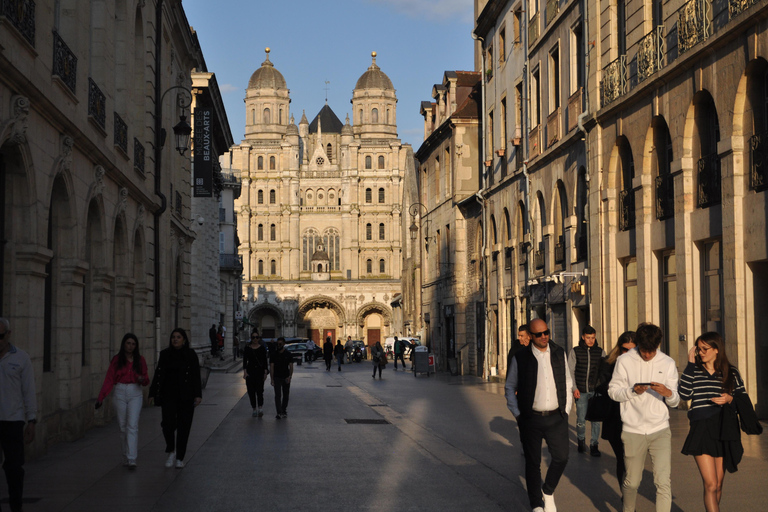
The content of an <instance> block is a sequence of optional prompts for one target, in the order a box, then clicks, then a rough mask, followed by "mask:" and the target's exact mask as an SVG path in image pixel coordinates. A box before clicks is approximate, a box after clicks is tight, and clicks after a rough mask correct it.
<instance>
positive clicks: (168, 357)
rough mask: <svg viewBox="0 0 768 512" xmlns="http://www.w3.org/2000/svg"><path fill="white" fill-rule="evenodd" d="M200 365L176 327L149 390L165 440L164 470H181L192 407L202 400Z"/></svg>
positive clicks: (190, 425) (192, 413)
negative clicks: (172, 468) (159, 409)
mask: <svg viewBox="0 0 768 512" xmlns="http://www.w3.org/2000/svg"><path fill="white" fill-rule="evenodd" d="M202 388H203V386H202V382H201V381H200V363H199V362H198V360H197V354H195V351H194V350H192V349H191V348H190V347H189V338H187V333H186V331H185V330H184V329H182V328H180V327H178V328H176V329H174V330H173V332H172V333H171V341H170V344H169V346H168V348H166V349H163V350H162V351H161V352H160V358H159V359H158V360H157V366H156V368H155V376H154V378H153V379H152V385H151V386H150V388H149V398H150V399H153V400H154V402H155V405H159V406H160V407H161V408H162V420H161V422H160V426H161V427H162V429H163V436H164V437H165V453H167V454H168V460H167V461H166V462H165V467H167V468H170V467H173V466H174V465H175V466H176V469H181V468H183V467H184V455H185V454H186V452H187V441H188V440H189V431H190V430H191V428H192V417H193V416H194V413H195V407H196V406H197V405H199V404H200V402H201V401H202V400H203V398H202V396H203V391H202Z"/></svg>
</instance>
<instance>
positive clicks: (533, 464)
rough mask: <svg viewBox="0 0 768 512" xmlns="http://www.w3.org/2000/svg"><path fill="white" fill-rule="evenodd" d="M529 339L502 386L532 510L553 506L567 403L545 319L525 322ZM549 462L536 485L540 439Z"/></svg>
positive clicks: (560, 357)
mask: <svg viewBox="0 0 768 512" xmlns="http://www.w3.org/2000/svg"><path fill="white" fill-rule="evenodd" d="M529 327H530V330H531V344H530V345H528V346H527V347H525V348H523V349H520V350H518V351H517V353H516V354H515V356H514V357H513V358H512V365H511V367H510V368H509V376H508V378H507V384H506V386H505V387H504V391H505V395H506V397H507V407H508V408H509V410H510V411H511V412H512V414H513V415H514V416H515V419H516V420H517V426H518V428H519V430H520V442H521V444H522V445H523V454H524V455H525V485H526V488H527V490H528V500H529V501H530V503H531V508H532V509H533V512H550V511H555V510H557V508H556V507H555V498H554V493H555V487H557V484H558V482H559V481H560V477H561V476H562V475H563V472H564V471H565V466H566V464H567V463H568V413H569V412H570V410H571V406H572V405H573V395H572V394H571V390H572V388H573V383H572V382H571V374H570V372H569V371H568V366H567V363H566V360H565V351H564V350H563V349H562V348H560V347H559V346H558V345H556V344H555V343H553V342H551V341H550V340H549V328H548V327H547V324H546V322H544V320H541V319H539V318H537V319H536V320H533V321H532V322H531V323H530V325H529ZM542 439H543V440H546V442H547V448H549V453H550V455H551V456H552V461H551V463H550V464H549V469H548V470H547V476H546V478H545V480H544V485H543V486H542V485H541V441H542Z"/></svg>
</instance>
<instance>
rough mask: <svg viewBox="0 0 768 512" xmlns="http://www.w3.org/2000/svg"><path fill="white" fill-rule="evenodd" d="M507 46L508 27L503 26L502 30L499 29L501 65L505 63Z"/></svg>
mask: <svg viewBox="0 0 768 512" xmlns="http://www.w3.org/2000/svg"><path fill="white" fill-rule="evenodd" d="M506 48H507V28H506V27H501V30H499V66H501V65H503V64H504V59H505V58H506V55H505V53H506Z"/></svg>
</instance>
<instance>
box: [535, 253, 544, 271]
mask: <svg viewBox="0 0 768 512" xmlns="http://www.w3.org/2000/svg"><path fill="white" fill-rule="evenodd" d="M533 264H534V266H535V267H536V270H539V269H542V268H544V249H537V250H536V252H534V253H533Z"/></svg>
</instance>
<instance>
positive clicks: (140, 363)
mask: <svg viewBox="0 0 768 512" xmlns="http://www.w3.org/2000/svg"><path fill="white" fill-rule="evenodd" d="M147 385H149V375H147V362H146V361H145V360H144V357H142V356H141V354H140V353H139V339H138V338H137V337H136V335H135V334H133V333H131V332H129V333H126V335H125V336H123V341H121V342H120V351H119V352H118V353H117V355H116V356H115V357H113V358H112V361H111V362H110V363H109V368H108V369H107V376H106V377H104V384H103V385H102V386H101V392H100V393H99V396H98V398H97V399H96V403H95V404H94V407H95V408H96V409H98V408H100V407H101V404H102V402H104V398H106V396H107V395H108V394H109V392H110V391H112V388H113V387H114V389H115V393H114V395H113V397H112V404H113V405H114V407H115V415H116V416H117V425H118V426H119V427H120V446H121V448H122V451H123V466H127V467H128V468H130V469H134V468H136V457H137V455H138V449H139V415H140V414H141V406H142V405H143V404H144V394H143V393H142V391H141V387H142V386H147Z"/></svg>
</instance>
